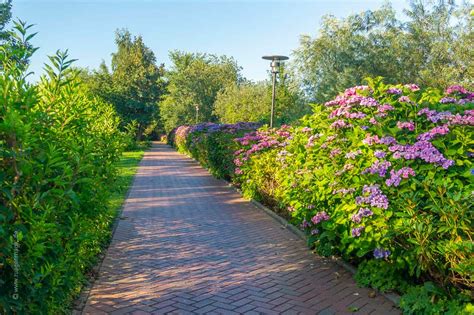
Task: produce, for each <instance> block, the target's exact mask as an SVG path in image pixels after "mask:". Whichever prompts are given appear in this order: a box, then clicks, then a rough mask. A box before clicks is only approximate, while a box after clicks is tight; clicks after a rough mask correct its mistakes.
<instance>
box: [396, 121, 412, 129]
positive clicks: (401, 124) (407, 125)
mask: <svg viewBox="0 0 474 315" xmlns="http://www.w3.org/2000/svg"><path fill="white" fill-rule="evenodd" d="M397 128H398V129H404V128H406V129H408V130H410V131H413V130H415V123H414V122H413V121H398V122H397Z"/></svg>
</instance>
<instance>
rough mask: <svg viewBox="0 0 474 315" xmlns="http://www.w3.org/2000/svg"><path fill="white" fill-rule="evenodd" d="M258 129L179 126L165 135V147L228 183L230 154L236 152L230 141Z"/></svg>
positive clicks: (240, 125)
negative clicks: (166, 145) (170, 148)
mask: <svg viewBox="0 0 474 315" xmlns="http://www.w3.org/2000/svg"><path fill="white" fill-rule="evenodd" d="M259 126H260V124H258V123H236V124H215V123H202V124H199V125H194V126H180V127H178V128H176V129H174V130H173V131H171V133H170V134H169V135H168V143H169V144H171V145H173V146H175V147H176V148H177V149H178V151H179V152H181V153H185V154H187V155H189V156H191V157H193V158H194V159H196V160H197V161H199V162H200V163H201V165H203V166H204V167H206V168H207V169H209V171H210V172H211V173H212V174H213V175H214V176H216V177H217V178H224V179H230V178H231V177H232V176H233V174H234V170H235V166H234V163H233V159H234V158H233V156H234V152H235V151H236V150H237V149H238V148H239V144H238V143H236V142H235V141H234V139H235V138H237V137H241V136H243V135H245V134H246V133H248V132H251V131H255V130H256V129H257V128H258V127H259Z"/></svg>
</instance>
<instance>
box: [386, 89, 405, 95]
mask: <svg viewBox="0 0 474 315" xmlns="http://www.w3.org/2000/svg"><path fill="white" fill-rule="evenodd" d="M386 92H387V93H388V94H397V95H398V94H402V90H400V89H397V88H390V89H388V90H387V91H386Z"/></svg>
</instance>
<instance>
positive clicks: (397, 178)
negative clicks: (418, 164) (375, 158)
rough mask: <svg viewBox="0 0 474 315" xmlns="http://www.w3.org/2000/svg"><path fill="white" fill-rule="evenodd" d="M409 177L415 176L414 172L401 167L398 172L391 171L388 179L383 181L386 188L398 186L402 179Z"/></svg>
mask: <svg viewBox="0 0 474 315" xmlns="http://www.w3.org/2000/svg"><path fill="white" fill-rule="evenodd" d="M410 176H415V171H414V170H413V169H412V168H411V167H402V168H401V169H399V170H398V171H394V170H391V171H390V178H389V179H387V180H386V181H385V183H386V184H387V186H395V187H397V186H398V185H400V182H401V180H402V178H408V177H410Z"/></svg>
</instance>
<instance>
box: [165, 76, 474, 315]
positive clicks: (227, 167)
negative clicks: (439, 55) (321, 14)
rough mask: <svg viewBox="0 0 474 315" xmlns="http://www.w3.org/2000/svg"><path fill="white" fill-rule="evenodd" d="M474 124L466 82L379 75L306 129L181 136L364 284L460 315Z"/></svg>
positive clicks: (464, 301) (323, 110)
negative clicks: (404, 80)
mask: <svg viewBox="0 0 474 315" xmlns="http://www.w3.org/2000/svg"><path fill="white" fill-rule="evenodd" d="M201 126H204V125H201ZM473 126H474V93H473V92H470V91H467V90H465V89H464V88H463V87H461V86H451V87H449V88H448V89H447V90H446V91H445V93H444V94H443V93H441V92H440V91H438V90H434V89H423V90H422V89H420V88H419V87H418V86H416V85H413V84H410V85H390V86H387V85H384V84H383V83H382V82H381V81H380V80H378V79H377V80H369V85H368V86H357V87H354V88H351V89H347V90H346V91H345V92H344V93H342V94H340V95H339V96H338V97H336V99H334V100H332V101H330V102H327V103H326V104H324V105H314V113H313V114H312V115H309V116H306V117H304V118H303V119H302V120H301V126H298V127H290V126H283V127H281V128H280V129H277V130H275V129H273V130H269V129H259V130H257V131H253V132H249V133H247V134H245V135H244V136H240V134H239V133H237V134H236V135H234V134H226V133H222V132H218V133H215V132H213V131H212V130H210V129H209V128H207V129H206V128H203V127H197V128H196V127H180V128H178V132H180V131H184V130H186V132H183V133H182V134H180V135H179V136H178V133H177V134H176V138H175V139H174V143H175V145H176V146H177V147H178V148H179V150H180V151H182V152H187V153H191V156H193V157H195V158H196V159H198V160H199V161H201V162H202V163H203V165H204V166H206V167H208V168H209V169H210V170H211V172H212V173H214V174H217V175H218V176H221V177H230V178H231V179H232V181H233V182H234V183H235V184H236V185H238V186H240V187H241V189H242V191H243V193H244V194H245V195H246V196H247V197H251V198H255V199H258V200H261V201H263V202H265V203H267V204H269V205H271V206H272V207H273V208H274V209H275V210H277V211H279V212H280V214H282V215H284V216H286V217H291V220H292V221H293V223H295V224H297V225H298V226H300V227H301V229H303V230H304V231H306V233H307V235H308V239H309V243H310V245H311V246H313V247H315V248H316V249H317V251H318V252H319V253H320V254H322V255H325V256H329V255H340V256H342V257H344V258H345V259H346V260H348V261H351V262H352V263H355V264H358V265H359V272H358V274H357V277H356V278H357V280H358V281H359V283H360V284H363V285H371V286H373V287H376V288H378V289H380V290H382V291H384V290H397V291H399V292H401V293H402V294H404V295H403V298H402V300H401V303H400V306H401V308H402V309H403V310H404V312H405V313H408V314H410V313H412V314H423V313H426V314H436V313H444V312H451V313H453V314H454V313H456V314H459V313H469V312H471V311H474V308H473V306H472V304H470V303H469V301H470V289H472V286H473V279H472V275H473V274H474V258H473V255H472V252H473V249H474V245H473V242H472V232H473V229H472V222H473V213H474V212H473V206H472V205H473V201H474V195H473V188H474V185H473V183H474V170H473V168H474V167H473V156H474V137H473ZM213 129H219V127H218V126H215V125H213ZM209 137H211V138H212V139H213V140H212V142H208V140H207V139H208V138H209ZM215 143H219V145H218V146H216V145H214V144H215ZM211 152H212V153H211ZM210 155H211V156H214V157H218V158H217V159H218V160H220V161H223V162H224V163H223V164H214V163H209V162H208V161H207V158H202V157H206V156H210ZM231 159H232V160H233V163H230V160H231ZM232 171H233V174H231V172H232Z"/></svg>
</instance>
